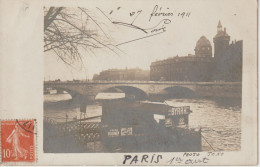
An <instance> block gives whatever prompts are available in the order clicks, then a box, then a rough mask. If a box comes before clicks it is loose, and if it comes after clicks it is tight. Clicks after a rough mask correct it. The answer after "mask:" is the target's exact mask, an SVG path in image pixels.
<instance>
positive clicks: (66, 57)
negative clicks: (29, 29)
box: [44, 7, 115, 65]
mask: <svg viewBox="0 0 260 167" xmlns="http://www.w3.org/2000/svg"><path fill="white" fill-rule="evenodd" d="M89 13H90V11H87V10H86V9H84V8H63V7H50V8H44V52H48V51H53V52H54V53H55V54H56V55H57V56H58V57H59V58H60V59H61V60H62V61H63V62H64V63H66V64H67V65H72V64H73V63H75V62H78V61H80V62H82V58H83V54H84V55H85V54H86V50H87V51H91V52H92V53H93V49H96V48H106V49H109V50H110V51H113V52H115V48H114V47H111V46H113V45H111V44H110V40H111V38H110V37H108V35H107V34H106V33H105V32H104V31H103V29H102V28H101V26H100V23H98V22H97V21H96V20H95V18H93V17H92V16H90V14H89ZM82 53H83V54H82Z"/></svg>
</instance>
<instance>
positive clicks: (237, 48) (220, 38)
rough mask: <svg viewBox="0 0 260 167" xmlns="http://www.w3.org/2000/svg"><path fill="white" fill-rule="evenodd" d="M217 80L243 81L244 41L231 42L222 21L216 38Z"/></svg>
mask: <svg viewBox="0 0 260 167" xmlns="http://www.w3.org/2000/svg"><path fill="white" fill-rule="evenodd" d="M213 41H214V46H215V48H214V59H215V73H214V75H215V80H223V81H242V64H243V63H242V62H243V60H242V59H243V41H242V40H240V41H232V42H231V44H230V43H229V42H230V36H229V35H228V34H227V32H226V28H224V30H222V25H221V22H220V21H219V23H218V26H217V34H216V35H215V37H214V39H213Z"/></svg>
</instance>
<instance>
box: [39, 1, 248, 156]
mask: <svg viewBox="0 0 260 167" xmlns="http://www.w3.org/2000/svg"><path fill="white" fill-rule="evenodd" d="M211 8H212V6H209V10H210V9H211ZM223 10H226V9H223ZM43 12H44V29H43V31H44V32H43V33H44V36H43V37H44V39H43V40H44V46H43V47H44V55H43V56H44V81H43V84H44V89H43V96H44V100H43V106H44V113H43V151H44V153H125V152H136V153H139V152H208V151H240V150H241V113H242V112H243V111H242V78H243V75H242V71H243V58H244V57H243V44H244V42H243V36H242V35H241V33H240V32H239V25H240V24H239V25H237V24H236V23H237V22H238V21H239V18H238V17H236V13H235V12H234V13H232V18H233V19H234V20H231V19H230V17H231V16H230V15H228V16H225V12H223V13H221V11H219V12H218V13H214V15H211V14H210V13H209V14H204V13H203V12H202V11H201V12H197V13H196V12H194V11H192V10H190V8H175V7H174V6H172V4H171V5H163V4H161V5H160V4H153V3H149V5H147V6H142V7H138V6H136V7H135V8H133V7H132V6H130V7H129V6H127V5H111V6H109V7H104V6H101V7H99V6H92V7H83V6H82V7H53V6H51V7H48V6H45V7H44V8H43ZM199 14H202V15H203V14H204V15H203V17H202V16H201V15H200V17H199V18H198V15H199Z"/></svg>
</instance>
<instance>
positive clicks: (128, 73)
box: [93, 68, 150, 81]
mask: <svg viewBox="0 0 260 167" xmlns="http://www.w3.org/2000/svg"><path fill="white" fill-rule="evenodd" d="M93 80H106V81H113V80H123V81H130V80H131V81H149V80H150V71H149V70H142V69H139V68H132V69H127V68H126V69H109V70H105V71H102V72H100V73H99V74H95V75H94V76H93Z"/></svg>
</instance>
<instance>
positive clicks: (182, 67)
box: [150, 21, 243, 82]
mask: <svg viewBox="0 0 260 167" xmlns="http://www.w3.org/2000/svg"><path fill="white" fill-rule="evenodd" d="M213 41H214V57H213V56H212V46H211V43H210V41H209V40H208V39H207V38H206V37H205V36H202V37H200V39H199V40H198V41H197V43H196V46H195V49H194V51H195V55H191V54H189V55H188V56H181V57H179V56H175V57H171V58H168V59H165V60H160V61H155V62H152V64H151V66H150V78H151V80H153V81H159V80H165V81H192V82H210V81H231V82H232V81H242V55H243V53H242V50H243V42H242V41H235V42H232V43H231V44H230V43H229V41H230V36H229V35H228V34H227V33H226V28H224V30H222V25H221V22H220V21H219V23H218V26H217V34H216V35H215V37H214V39H213Z"/></svg>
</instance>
